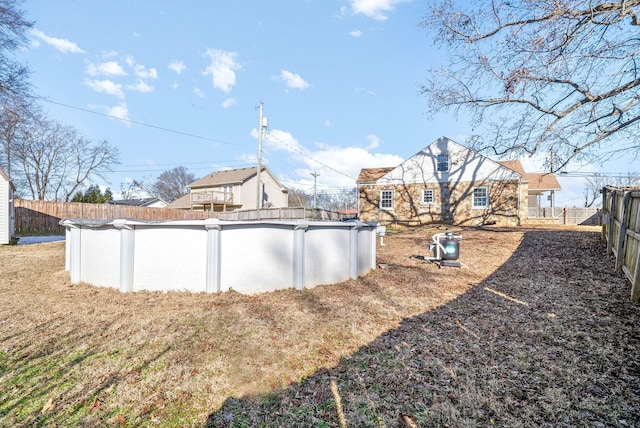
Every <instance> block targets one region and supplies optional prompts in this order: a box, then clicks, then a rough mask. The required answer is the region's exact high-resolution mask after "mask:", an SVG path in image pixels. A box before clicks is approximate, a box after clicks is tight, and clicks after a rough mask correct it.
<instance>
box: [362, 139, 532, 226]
mask: <svg viewBox="0 0 640 428" xmlns="http://www.w3.org/2000/svg"><path fill="white" fill-rule="evenodd" d="M357 183H358V193H359V195H358V205H359V206H358V211H359V217H360V219H361V220H363V221H378V222H380V223H382V224H393V223H404V224H411V225H419V224H425V223H433V222H438V223H439V222H442V223H451V224H461V225H482V224H494V223H497V224H502V225H518V224H521V222H522V221H523V220H524V219H526V215H527V203H528V183H527V182H526V181H525V180H523V177H522V174H521V173H519V172H517V171H514V170H513V169H511V168H508V167H506V166H504V165H501V164H500V163H498V162H495V161H493V160H491V159H489V158H487V157H485V156H482V155H480V154H479V153H478V152H476V151H474V150H471V149H469V148H467V147H464V146H462V145H460V144H458V143H456V142H454V141H452V140H450V139H449V138H446V137H441V138H439V139H438V140H436V141H435V142H433V143H432V144H431V145H429V146H427V147H425V148H424V149H422V150H421V151H419V152H418V153H416V154H415V155H413V156H412V157H410V158H409V159H407V160H405V161H404V162H402V163H401V164H400V165H398V166H395V167H388V168H370V169H363V170H361V172H360V175H359V177H358V181H357Z"/></svg>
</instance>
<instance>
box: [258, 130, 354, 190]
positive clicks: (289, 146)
mask: <svg viewBox="0 0 640 428" xmlns="http://www.w3.org/2000/svg"><path fill="white" fill-rule="evenodd" d="M271 138H272V136H271V135H269V136H268V137H267V139H271ZM273 139H275V140H277V141H279V142H280V143H282V144H283V145H285V146H287V147H288V148H290V149H291V150H293V151H294V152H297V153H300V154H301V155H302V156H304V157H306V158H308V159H310V160H312V161H314V162H315V163H317V164H318V165H321V166H323V167H325V168H327V169H330V170H331V171H333V172H335V173H338V174H340V175H344V176H345V177H347V178H350V179H352V180H354V181H355V180H356V178H355V177H352V176H350V175H349V174H347V173H344V172H342V171H339V170H337V169H335V168H333V167H331V166H329V165H327V164H325V163H322V162H320V161H319V160H317V159H314V158H312V157H311V156H310V155H309V154H307V153H305V152H303V151H302V150H300V149H298V148H296V147H293V146H291V145H289V143H287V142H286V141H284V140H282V139H281V138H278V137H273Z"/></svg>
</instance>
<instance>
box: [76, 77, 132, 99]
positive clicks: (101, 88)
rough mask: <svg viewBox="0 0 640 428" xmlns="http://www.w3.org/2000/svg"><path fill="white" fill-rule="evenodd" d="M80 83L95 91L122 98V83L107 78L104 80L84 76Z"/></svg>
mask: <svg viewBox="0 0 640 428" xmlns="http://www.w3.org/2000/svg"><path fill="white" fill-rule="evenodd" d="M82 84H83V85H85V86H87V87H89V88H90V89H93V90H94V91H96V92H99V93H102V94H109V95H115V96H116V97H118V98H124V92H122V85H120V84H118V83H114V82H112V81H111V80H109V79H105V80H91V79H87V78H85V79H84V80H83V81H82Z"/></svg>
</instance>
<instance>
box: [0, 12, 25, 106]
mask: <svg viewBox="0 0 640 428" xmlns="http://www.w3.org/2000/svg"><path fill="white" fill-rule="evenodd" d="M21 3H22V2H21V1H19V0H0V98H3V97H5V96H16V95H20V94H24V93H26V92H27V91H28V81H27V79H28V77H29V69H28V68H27V67H26V66H25V65H22V64H20V63H18V62H17V61H16V60H14V58H13V53H14V52H16V51H17V50H18V49H19V48H20V47H21V46H23V45H24V44H25V43H26V41H27V38H26V36H25V33H26V31H27V30H29V29H30V28H31V27H32V26H33V24H32V23H31V22H29V21H27V20H26V19H25V17H24V15H25V12H24V11H23V10H21V9H20V8H19V5H20V4H21Z"/></svg>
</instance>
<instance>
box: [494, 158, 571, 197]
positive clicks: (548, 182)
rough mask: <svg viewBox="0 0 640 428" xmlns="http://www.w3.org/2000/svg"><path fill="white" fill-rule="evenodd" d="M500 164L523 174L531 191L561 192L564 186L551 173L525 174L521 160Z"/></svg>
mask: <svg viewBox="0 0 640 428" xmlns="http://www.w3.org/2000/svg"><path fill="white" fill-rule="evenodd" d="M500 164H502V165H503V166H506V167H507V168H509V169H511V170H513V171H515V172H518V173H520V174H522V180H523V181H528V182H529V191H540V192H543V191H547V190H561V189H562V186H561V185H560V183H559V182H558V179H557V178H556V176H555V175H554V174H553V173H551V172H524V168H523V167H522V163H521V162H520V161H519V160H508V161H501V162H500Z"/></svg>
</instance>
